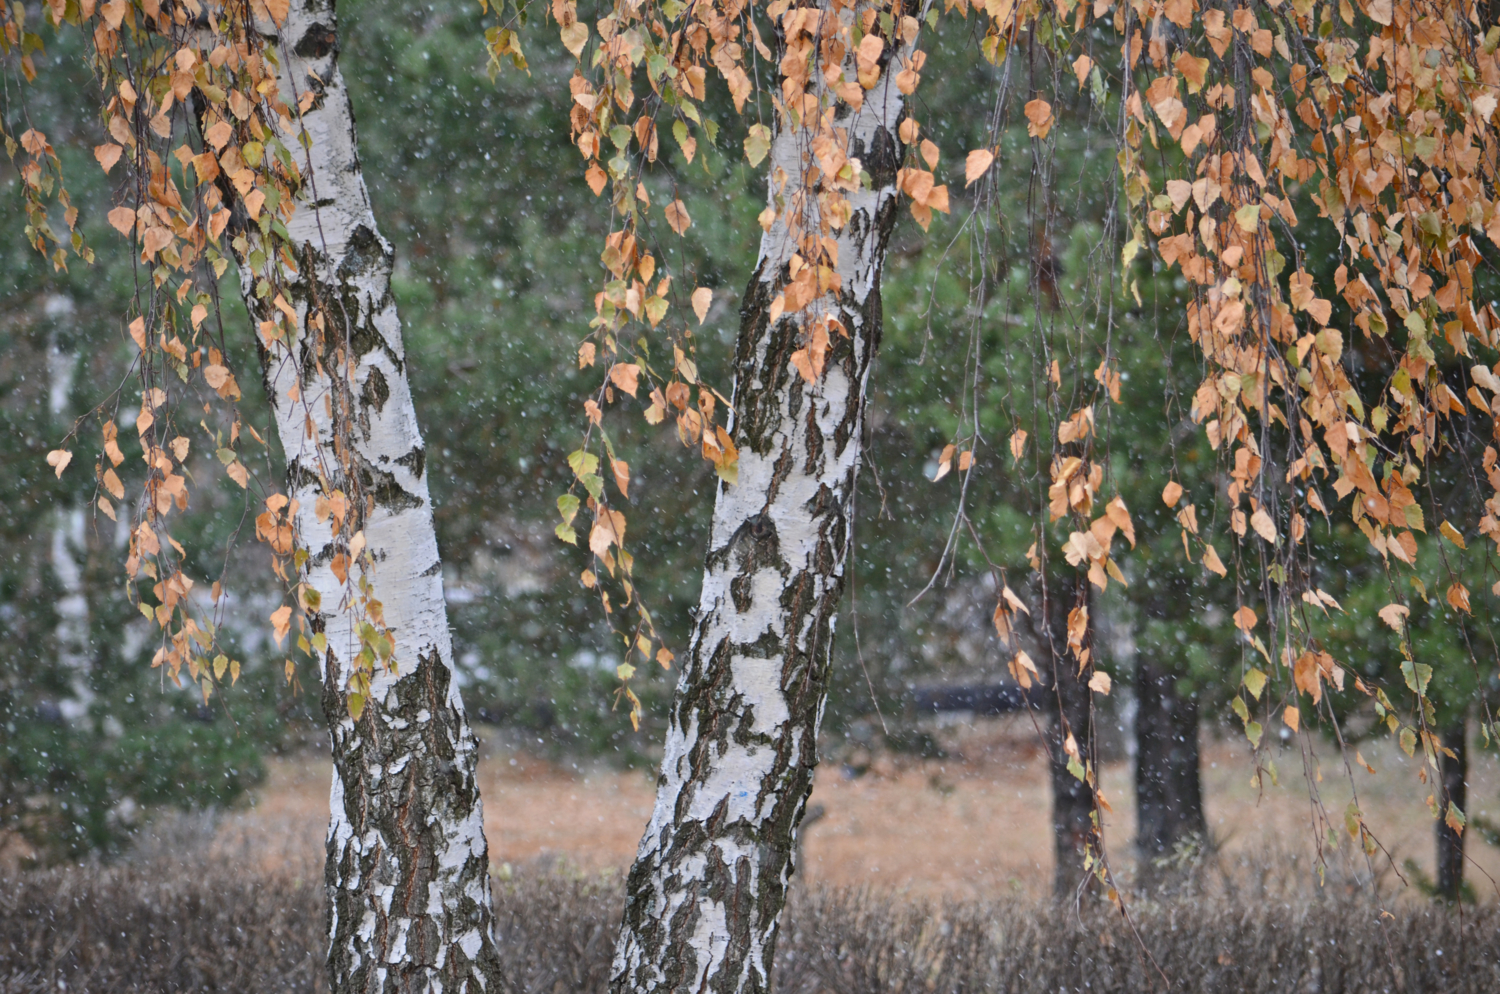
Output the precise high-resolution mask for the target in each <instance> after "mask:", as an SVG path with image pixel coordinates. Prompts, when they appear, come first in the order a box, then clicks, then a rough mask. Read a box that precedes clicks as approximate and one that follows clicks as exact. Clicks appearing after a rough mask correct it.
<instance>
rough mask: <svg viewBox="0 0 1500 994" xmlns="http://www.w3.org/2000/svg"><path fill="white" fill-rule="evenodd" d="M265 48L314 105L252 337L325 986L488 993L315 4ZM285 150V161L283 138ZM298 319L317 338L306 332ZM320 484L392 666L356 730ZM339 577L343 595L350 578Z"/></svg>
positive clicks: (424, 607)
mask: <svg viewBox="0 0 1500 994" xmlns="http://www.w3.org/2000/svg"><path fill="white" fill-rule="evenodd" d="M279 42H280V44H279V46H278V49H279V55H280V57H281V60H282V75H281V78H280V85H281V87H282V94H283V98H284V99H286V100H287V102H288V103H289V104H295V102H296V100H297V96H298V95H300V94H302V93H305V92H307V91H309V90H311V91H312V92H313V93H315V94H316V95H317V97H316V99H315V100H314V102H313V103H312V105H311V107H310V108H309V109H308V110H307V111H306V112H305V113H304V114H303V115H302V118H301V120H302V124H303V126H305V127H306V129H307V132H308V134H309V136H310V137H311V142H310V144H309V146H308V151H307V153H306V158H305V160H304V161H303V162H302V163H300V165H301V166H302V168H303V175H304V181H305V182H306V183H307V184H309V186H308V190H307V192H306V193H305V195H304V200H303V202H301V203H299V204H298V206H297V210H296V213H295V214H294V215H293V216H292V218H291V220H290V221H289V222H288V224H287V229H288V231H289V233H290V235H291V241H292V247H293V250H294V252H295V253H296V256H297V263H298V267H299V271H298V273H297V274H296V276H295V279H293V281H292V282H291V285H290V286H289V287H288V292H287V297H288V298H289V300H290V303H291V305H292V307H294V308H295V310H296V312H297V314H298V319H299V320H298V330H297V332H296V335H295V339H294V340H293V341H291V342H290V343H289V344H288V343H284V342H267V341H266V339H265V338H264V337H262V338H261V339H260V342H261V345H262V351H261V358H262V363H263V371H264V376H265V381H266V395H267V396H268V397H269V398H270V402H271V406H272V408H273V410H274V413H275V417H276V425H277V430H278V433H279V436H280V439H281V444H282V447H283V448H284V449H285V452H286V458H287V490H288V495H289V496H290V497H291V498H292V499H293V500H294V501H296V502H297V511H296V513H295V515H294V518H295V528H296V541H297V547H298V548H299V549H301V550H305V551H306V552H307V553H308V554H309V556H310V558H309V559H308V562H307V565H306V567H305V570H306V579H307V581H308V583H309V585H310V586H311V587H312V588H313V589H314V590H315V591H316V592H317V593H318V594H319V595H320V603H319V604H317V605H316V606H315V607H313V609H310V610H308V611H307V612H306V613H307V618H308V623H309V628H310V632H309V635H313V634H318V633H321V634H322V635H323V636H325V637H326V639H327V649H326V652H325V653H324V654H323V658H322V662H323V681H324V682H323V711H324V715H325V717H326V719H327V721H328V727H329V732H330V735H331V737H332V745H333V764H334V770H333V789H332V794H331V798H330V801H331V804H330V806H331V821H330V824H329V830H328V842H327V865H326V871H325V883H326V887H327V894H328V933H329V951H328V970H329V974H330V980H331V989H332V990H333V992H334V994H343V992H354V991H359V992H361V994H367V992H376V991H380V992H386V991H390V992H394V991H411V992H416V991H421V992H424V994H426V992H436V991H442V992H458V991H466V992H476V994H477V992H480V991H491V990H498V989H501V988H503V987H504V986H505V984H504V979H503V977H502V976H501V970H500V963H499V958H498V955H497V953H496V950H495V946H494V939H493V936H492V934H491V927H492V921H493V913H492V909H491V896H490V886H489V854H488V849H487V846H486V843H485V837H484V819H483V813H482V810H481V807H480V800H479V785H478V781H477V780H476V777H475V763H476V749H477V743H476V740H475V738H474V734H473V732H472V731H471V730H470V727H469V723H468V720H467V718H466V716H465V714H464V707H463V702H462V700H461V699H460V697H459V693H458V687H457V685H456V684H455V682H454V679H453V671H452V668H451V667H452V659H453V656H452V646H451V642H450V638H449V631H448V619H447V612H446V609H445V606H444V603H443V577H442V568H441V567H442V564H441V561H440V560H439V558H438V548H437V537H436V533H435V531H434V529H433V519H432V501H431V498H430V496H429V495H428V489H427V475H426V450H425V449H424V447H423V444H422V437H421V435H420V433H419V431H418V428H417V419H416V412H415V410H414V408H413V406H412V397H411V391H410V388H409V386H408V382H407V376H406V363H407V357H406V353H405V350H404V347H403V345H402V340H401V322H400V319H399V317H398V316H397V313H396V303H395V299H394V298H393V297H392V295H391V266H392V260H393V253H392V250H391V246H390V244H389V243H388V242H386V241H385V239H384V238H383V237H381V235H380V233H379V231H378V229H377V228H376V224H375V218H374V215H373V214H372V213H371V209H370V200H369V195H368V193H367V191H366V189H365V183H364V177H363V174H362V173H361V171H360V165H359V157H358V154H357V146H356V139H355V131H354V118H353V112H352V109H351V107H350V104H349V97H348V92H347V90H346V89H345V85H344V80H343V77H342V75H341V74H340V72H339V68H338V60H337V52H338V35H337V27H336V22H335V20H334V10H333V5H332V3H331V2H329V0H292V4H291V10H290V13H289V15H288V17H287V21H286V23H285V24H284V25H283V26H282V29H281V32H280V38H279ZM284 140H285V141H286V144H287V146H288V147H289V148H292V149H296V150H299V154H300V149H301V147H302V146H301V145H300V144H299V143H298V142H297V141H296V138H295V136H293V135H286V136H284ZM255 285H256V275H255V274H254V273H253V272H250V271H249V270H248V268H247V267H246V266H244V265H242V267H241V287H242V290H243V292H244V297H245V301H246V304H247V306H248V307H249V308H250V312H251V314H252V315H254V316H255V317H256V318H257V319H258V320H267V319H269V318H271V317H272V316H273V314H274V310H275V308H274V307H273V306H272V302H271V301H267V300H266V299H264V297H262V296H259V295H257V294H256V292H255ZM317 314H320V315H321V316H322V318H323V321H322V325H323V326H322V327H321V328H318V327H317V324H318V322H316V321H313V320H310V318H312V317H313V316H314V315H317ZM336 443H337V444H336ZM345 445H347V446H348V449H347V451H342V452H341V451H340V449H341V448H342V447H343V446H345ZM335 491H339V492H342V493H343V494H345V495H346V496H349V497H350V499H351V501H352V502H353V504H354V506H353V507H352V508H351V509H350V512H349V518H348V519H347V523H346V524H345V526H344V530H343V539H344V540H347V539H348V537H349V535H350V534H351V533H354V532H357V530H358V529H362V530H363V535H364V539H365V544H366V548H367V549H368V550H369V553H370V556H371V559H372V560H373V566H372V567H371V569H370V572H369V579H370V581H371V583H372V588H371V595H372V596H373V599H374V600H375V601H378V602H379V604H380V605H381V606H382V608H383V614H384V621H385V626H386V628H387V629H388V630H389V631H390V633H391V637H392V639H393V641H394V657H393V658H394V663H395V670H394V672H391V671H389V670H387V669H386V668H385V667H383V666H382V665H380V663H378V662H377V663H376V664H375V665H374V667H373V675H372V683H371V685H370V688H369V693H368V695H367V703H365V704H364V707H363V710H362V711H361V713H360V715H359V718H358V720H356V719H355V718H353V717H351V713H350V693H351V691H350V682H351V677H353V676H354V673H355V668H354V662H355V657H356V656H357V654H358V653H359V652H360V648H361V637H360V633H359V631H358V626H359V624H360V623H361V621H363V620H366V619H367V618H368V617H369V615H370V611H369V605H364V606H363V607H361V606H360V598H358V597H353V598H351V597H350V591H349V585H346V583H345V582H344V581H341V580H340V579H339V577H338V576H337V575H336V574H335V569H336V567H337V565H338V563H337V562H336V549H342V548H343V547H342V546H340V545H338V541H339V539H337V537H336V533H335V532H334V530H333V523H334V521H335V520H336V519H335V518H334V517H333V516H331V515H330V513H329V510H328V504H327V502H328V501H329V500H330V499H334V500H336V499H337V495H336V493H335ZM359 495H363V498H362V499H361V497H360V496H359ZM345 568H346V569H348V570H349V573H348V576H349V581H350V585H352V582H353V581H355V580H356V579H357V578H358V567H357V566H355V567H347V566H346V567H345ZM351 601H352V602H353V603H351ZM377 620H378V617H377Z"/></svg>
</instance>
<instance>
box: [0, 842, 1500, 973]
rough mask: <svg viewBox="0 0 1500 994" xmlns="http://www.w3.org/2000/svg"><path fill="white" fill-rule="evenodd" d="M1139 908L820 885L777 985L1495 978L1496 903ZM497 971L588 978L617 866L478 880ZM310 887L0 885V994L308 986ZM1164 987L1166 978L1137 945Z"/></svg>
mask: <svg viewBox="0 0 1500 994" xmlns="http://www.w3.org/2000/svg"><path fill="white" fill-rule="evenodd" d="M1323 893H1324V897H1322V898H1321V899H1313V900H1308V899H1306V898H1304V897H1300V896H1295V895H1292V896H1290V897H1289V896H1288V895H1286V894H1282V895H1279V896H1273V895H1272V894H1271V893H1269V892H1262V893H1261V894H1259V895H1248V894H1247V895H1243V896H1242V897H1241V899H1240V900H1239V901H1237V902H1230V901H1227V900H1224V899H1223V898H1209V899H1196V900H1192V901H1188V902H1184V903H1176V904H1149V903H1144V902H1138V903H1137V904H1136V905H1135V906H1134V914H1135V919H1136V923H1137V926H1138V928H1139V931H1140V935H1141V939H1142V944H1137V942H1136V941H1135V939H1134V938H1133V935H1132V932H1131V930H1130V929H1129V928H1128V927H1127V926H1126V924H1125V923H1124V922H1123V921H1122V919H1121V918H1120V917H1119V916H1118V915H1117V914H1114V913H1112V912H1110V911H1108V909H1103V910H1095V911H1086V912H1085V913H1084V914H1082V915H1081V916H1080V915H1078V914H1075V913H1074V912H1073V911H1069V910H1061V909H1057V908H1054V907H1052V906H1050V905H1041V904H1036V903H1032V902H1027V901H1023V900H1019V899H1008V900H1003V901H998V902H948V903H945V904H940V905H934V904H924V903H902V902H892V901H890V900H888V899H885V898H883V897H877V896H872V895H871V894H869V893H867V892H860V891H851V890H827V889H819V890H816V891H814V892H812V893H810V894H803V895H801V896H800V897H799V898H798V899H797V900H795V901H794V903H793V904H792V906H791V908H790V910H789V913H788V919H787V924H786V928H785V930H784V932H783V935H782V941H781V944H780V949H779V951H778V959H777V977H776V986H777V989H778V990H780V991H782V992H784V994H897V992H914V994H915V992H922V994H977V992H981V991H983V992H991V991H993V992H1011V991H1014V992H1018V994H1019V992H1023V991H1024V992H1028V994H1029V992H1043V991H1045V992H1062V991H1067V992H1075V991H1077V992H1082V991H1088V992H1090V994H1116V992H1118V994H1125V992H1130V994H1136V992H1144V991H1151V990H1171V991H1184V992H1188V991H1190V992H1203V994H1209V992H1212V994H1238V992H1246V994H1249V992H1257V994H1259V992H1273V991H1274V992H1313V991H1316V992H1321V994H1366V992H1368V994H1375V992H1377V991H1378V992H1384V991H1404V992H1412V994H1417V992H1434V994H1436V992H1443V994H1449V992H1451V994H1481V992H1484V994H1492V992H1494V991H1496V990H1500V941H1497V940H1500V913H1497V912H1496V910H1495V909H1494V908H1493V907H1490V908H1484V909H1481V910H1479V911H1477V912H1476V911H1473V910H1471V911H1470V912H1469V913H1468V914H1467V915H1465V916H1463V917H1459V916H1457V915H1453V914H1450V913H1448V912H1443V911H1439V910H1435V909H1431V908H1421V909H1418V908H1411V907H1406V908H1399V909H1397V911H1396V913H1395V915H1394V916H1389V917H1387V916H1381V915H1380V914H1379V913H1378V912H1377V910H1376V909H1375V908H1374V907H1373V906H1371V905H1370V904H1369V903H1368V902H1366V901H1363V900H1361V899H1359V898H1357V897H1350V896H1348V894H1347V893H1345V892H1344V891H1342V890H1338V891H1337V894H1338V895H1339V896H1331V895H1333V894H1334V893H1335V891H1334V890H1333V889H1330V890H1327V891H1324V892H1323ZM496 897H497V903H498V908H499V914H498V932H499V936H500V943H501V947H502V950H503V955H504V956H505V959H506V965H507V968H508V971H509V975H510V977H511V979H512V981H513V982H514V984H515V986H516V988H517V989H518V990H519V991H523V992H526V994H573V992H577V994H598V992H602V991H604V989H605V986H606V983H607V978H608V971H609V960H610V955H611V952H612V945H613V936H614V931H615V927H616V922H617V921H618V917H619V900H620V898H619V892H618V887H617V878H614V877H613V876H604V877H601V876H599V875H597V874H591V875H589V876H587V877H582V878H580V877H577V876H575V877H565V876H561V875H559V874H557V873H555V872H543V871H537V870H535V869H532V870H529V871H527V872H520V873H517V874H515V875H514V876H513V878H512V879H511V880H509V881H504V882H501V881H497V882H496ZM321 904H322V897H321V888H320V887H318V886H317V885H316V884H315V883H314V882H313V881H312V880H311V879H308V878H303V879H301V880H298V879H293V878H290V877H288V876H285V875H282V874H276V873H272V874H259V873H247V872H245V871H244V870H243V868H242V867H239V866H236V865H234V864H233V863H232V862H230V861H226V860H223V859H213V860H209V859H207V858H206V857H205V858H200V859H198V860H196V861H194V860H190V861H185V862H184V861H175V862H173V861H158V862H153V863H143V864H127V865H123V866H118V867H112V868H104V869H101V868H72V869H61V870H48V871H37V872H32V873H26V874H20V875H9V876H4V877H0V994H41V992H43V991H45V992H48V994H52V992H57V991H62V990H68V991H88V992H90V994H125V992H146V991H152V992H179V991H180V992H187V991H194V992H199V991H202V992H207V991H214V992H224V994H230V992H245V994H251V992H254V994H264V992H271V991H286V992H304V991H306V992H312V991H318V990H321V989H323V983H322V973H321V943H320V941H319V937H320V936H321V934H322V910H321ZM1142 945H1143V946H1144V948H1145V949H1146V950H1149V951H1150V953H1151V955H1152V956H1153V957H1154V958H1155V960H1156V963H1157V964H1159V966H1160V968H1161V970H1162V971H1163V972H1164V973H1165V974H1166V975H1167V976H1168V977H1170V978H1171V979H1172V984H1171V986H1170V988H1167V987H1166V986H1165V985H1164V984H1163V983H1162V981H1161V979H1160V976H1159V975H1158V974H1157V973H1156V969H1155V967H1153V966H1152V965H1151V963H1150V962H1149V961H1148V960H1147V959H1146V958H1145V957H1144V956H1143V955H1142V952H1141V950H1142Z"/></svg>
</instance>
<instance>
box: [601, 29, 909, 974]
mask: <svg viewBox="0 0 1500 994" xmlns="http://www.w3.org/2000/svg"><path fill="white" fill-rule="evenodd" d="M829 10H830V11H833V10H834V8H833V7H830V8H829ZM854 13H855V12H854V11H852V10H845V11H843V12H842V13H841V14H839V15H836V16H844V17H852V16H853V15H854ZM909 51H910V49H909V47H905V46H903V47H902V48H899V49H897V52H900V53H901V56H900V57H904V55H905V53H907V52H909ZM896 57H897V56H896V54H895V53H893V52H892V51H891V50H890V49H887V51H886V55H885V61H883V62H882V68H883V69H885V70H886V71H884V72H883V73H882V75H881V78H880V80H879V81H878V83H876V85H875V87H874V89H871V90H869V91H867V92H866V93H865V94H864V101H863V103H862V105H861V107H860V109H859V110H857V111H856V110H854V109H853V108H851V107H850V106H849V105H848V104H846V103H839V104H838V105H837V111H836V115H837V116H836V120H835V128H838V129H843V133H844V134H846V135H847V138H848V142H847V146H846V148H845V152H846V154H847V155H849V156H850V157H853V158H857V159H859V160H860V162H861V164H862V166H863V169H864V171H865V172H867V173H868V174H869V177H870V183H869V185H868V187H862V188H861V189H859V190H857V191H853V192H851V193H849V195H848V198H849V201H850V205H851V207H852V208H853V210H852V215H851V216H850V218H849V220H848V222H847V223H846V224H843V225H842V226H841V227H837V228H833V229H830V237H832V238H833V239H834V240H835V241H836V243H837V246H838V256H837V259H838V273H839V278H840V279H839V289H838V291H837V292H835V293H831V294H829V295H827V296H825V297H823V298H821V299H820V300H817V301H815V302H814V304H813V305H812V306H811V307H809V308H808V309H807V310H806V311H803V312H801V313H797V314H782V315H779V314H776V313H774V312H775V310H776V308H775V307H774V306H773V302H774V301H776V299H777V298H778V296H779V295H781V294H782V292H783V290H784V289H785V288H786V287H787V285H788V284H789V282H790V280H791V277H792V273H791V266H790V264H791V261H792V256H793V253H794V252H795V251H796V248H797V241H798V239H797V232H796V228H795V225H794V227H793V229H792V230H791V231H789V230H788V226H787V219H786V213H787V212H786V210H785V205H787V204H796V203H799V202H800V203H804V204H810V203H814V202H815V198H816V194H817V193H818V192H820V184H819V183H818V181H817V180H816V178H814V179H813V181H812V182H811V183H809V173H810V172H811V173H812V174H813V176H814V177H816V175H817V172H816V170H810V169H809V167H810V166H811V165H812V162H813V157H812V155H811V154H810V151H809V148H808V140H809V134H810V133H809V132H808V131H806V130H803V129H801V128H797V127H793V126H790V125H788V124H787V123H786V122H785V120H784V119H783V120H780V121H778V126H777V129H776V131H775V133H774V136H773V140H772V147H771V156H770V162H769V171H770V174H771V176H772V177H773V180H772V184H771V185H772V190H771V197H770V199H771V202H772V203H773V205H774V204H777V203H778V202H779V203H780V204H782V205H783V209H782V210H781V211H780V213H779V214H778V217H777V219H776V220H775V222H774V223H772V225H771V226H770V228H769V230H768V231H767V233H766V235H765V237H764V238H763V239H762V241H761V249H760V259H759V263H758V265H757V267H756V271H755V275H754V276H753V277H752V278H751V280H750V283H749V286H748V288H747V289H746V292H745V298H744V301H743V304H742V307H741V325H740V333H739V340H738V345H737V348H736V352H735V360H734V361H735V380H734V383H735V386H734V398H733V404H732V408H733V413H732V420H731V424H730V430H731V432H732V435H733V438H734V442H735V445H736V446H737V447H738V449H739V465H738V480H737V482H736V483H735V484H733V485H731V484H728V483H723V482H721V483H720V484H719V487H718V490H717V494H716V499H715V505H714V517H713V525H712V530H711V533H710V537H709V551H708V555H707V561H706V563H705V565H704V573H703V588H702V593H701V596H700V599H699V603H698V608H697V613H696V616H695V625H694V629H693V633H692V637H691V642H690V644H689V647H688V652H687V653H686V655H685V658H684V660H683V663H682V671H681V676H680V678H679V682H678V686H677V693H676V697H675V699H674V702H673V705H672V710H671V716H670V721H669V728H668V733H667V741H666V750H665V758H664V759H663V763H662V772H661V777H660V779H659V781H658V785H657V795H656V804H655V808H654V810H653V813H652V817H651V822H650V825H649V827H648V828H647V830H646V834H645V837H644V838H643V839H642V840H641V845H640V851H639V854H638V856H637V858H636V862H635V865H634V867H633V868H632V870H631V872H630V875H629V878H628V881H627V895H626V906H625V915H624V924H623V927H622V930H621V934H620V938H619V944H618V946H617V948H616V956H615V964H614V970H613V978H612V981H611V989H612V990H613V991H615V992H621V994H623V992H637V991H640V992H645V991H694V992H697V991H703V990H711V991H719V992H725V994H728V992H759V991H765V990H767V988H768V987H769V984H770V976H771V960H772V956H773V954H774V952H775V945H776V934H777V927H778V923H779V921H780V916H781V911H782V908H783V906H784V904H785V901H786V893H787V887H788V883H789V880H790V878H791V875H792V873H793V870H794V867H793V863H792V860H793V855H794V852H795V846H796V836H797V829H798V825H799V823H800V822H801V820H802V816H803V813H804V810H805V807H806V802H807V798H808V795H809V793H810V791H811V789H812V775H813V769H814V767H815V766H816V764H817V736H818V726H819V722H820V720H821V718H822V714H823V708H824V704H825V701H826V697H827V691H828V676H829V672H828V671H829V665H830V648H831V644H832V640H833V631H834V619H835V615H836V613H837V609H838V602H839V599H840V596H841V595H842V593H843V589H844V564H845V560H846V557H847V554H848V548H849V542H850V524H851V521H850V511H851V498H852V495H853V491H854V485H855V476H856V472H857V468H858V465H859V460H860V447H861V442H862V437H863V432H864V413H865V396H866V388H867V384H868V380H869V376H870V369H871V364H872V361H873V359H874V356H875V351H876V348H877V346H878V344H879V341H880V330H881V305H880V274H881V269H882V267H883V265H884V261H885V254H886V246H887V242H888V240H889V237H890V233H891V230H892V228H893V226H894V223H895V218H896V209H897V199H896V198H897V191H896V173H897V169H898V167H899V165H900V162H901V159H902V156H903V154H904V148H903V146H902V145H901V142H900V139H899V137H898V124H899V122H900V118H901V116H902V112H903V107H902V97H901V94H900V93H899V91H898V89H897V87H896V86H895V85H894V83H893V81H892V77H893V76H894V75H895V73H894V71H891V70H889V69H888V67H889V66H890V65H891V64H893V63H894V62H895V60H896ZM777 177H780V178H781V179H783V180H784V185H781V186H780V187H779V189H778V183H777V182H776V178H777ZM804 184H806V185H804ZM801 194H809V195H810V196H808V197H807V198H806V199H802V200H799V195H801ZM778 195H779V200H778ZM830 316H831V317H834V318H836V319H837V320H838V321H839V322H840V323H841V324H842V325H843V326H844V327H845V328H846V329H847V331H848V335H847V337H844V336H842V335H835V336H833V338H832V340H831V343H830V347H829V349H828V352H827V356H826V365H825V367H824V368H823V369H822V370H821V371H820V372H821V375H818V376H816V377H814V378H813V379H812V380H811V381H809V380H808V378H807V377H805V376H804V375H802V374H801V373H799V371H798V369H797V368H796V367H795V365H794V363H793V360H792V357H793V354H794V353H796V352H797V351H798V350H799V349H803V348H805V347H806V346H807V344H808V335H809V330H808V329H809V328H810V326H811V324H812V322H813V321H814V320H816V319H818V318H819V317H822V318H826V317H830Z"/></svg>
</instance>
